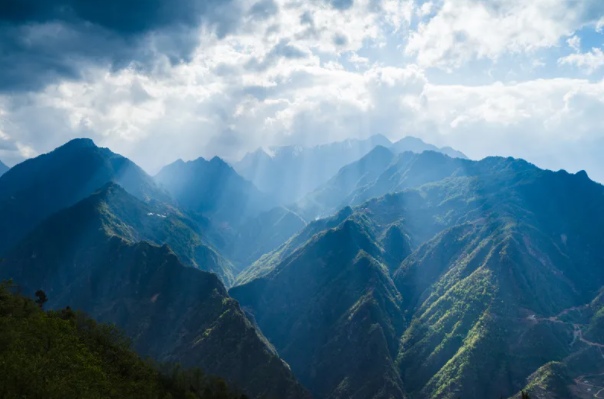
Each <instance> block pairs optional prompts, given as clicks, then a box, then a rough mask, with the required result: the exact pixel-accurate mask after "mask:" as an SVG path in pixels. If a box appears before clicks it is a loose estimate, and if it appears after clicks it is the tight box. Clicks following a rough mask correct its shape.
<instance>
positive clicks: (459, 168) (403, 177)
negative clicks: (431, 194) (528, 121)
mask: <svg viewBox="0 0 604 399" xmlns="http://www.w3.org/2000/svg"><path fill="white" fill-rule="evenodd" d="M412 148H413V147H412ZM472 165H473V163H472V161H468V160H463V159H457V158H451V157H448V156H446V155H444V154H441V153H438V152H433V151H426V152H423V153H420V154H416V153H413V152H403V153H401V154H398V155H397V154H396V153H395V152H394V151H393V150H392V148H390V149H386V148H384V147H376V148H375V149H374V150H372V151H371V152H370V153H369V154H367V155H366V156H364V157H363V158H361V159H360V160H359V161H357V162H353V163H351V164H350V165H347V166H345V167H343V168H342V169H340V171H339V172H338V173H337V174H336V175H335V176H334V177H333V178H331V179H330V180H329V181H328V182H327V183H325V184H324V185H322V186H321V187H319V188H318V189H316V190H315V191H314V192H312V193H310V194H309V195H307V196H306V197H305V198H303V199H302V200H300V201H298V202H297V203H296V206H295V207H293V209H295V210H296V212H298V213H299V214H301V215H303V216H304V217H305V218H307V219H312V218H315V217H317V216H324V215H329V214H330V213H333V212H334V211H335V210H337V209H339V208H341V207H343V206H346V205H359V204H362V203H363V202H365V201H367V200H369V199H371V198H376V197H381V196H383V195H385V194H388V193H394V192H398V191H402V190H404V189H406V188H411V187H419V186H421V185H423V184H426V183H431V182H437V181H440V180H442V179H444V178H446V177H453V176H457V177H458V176H464V175H469V174H476V173H477V171H473V170H472Z"/></svg>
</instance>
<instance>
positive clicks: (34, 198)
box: [0, 139, 170, 253]
mask: <svg viewBox="0 0 604 399" xmlns="http://www.w3.org/2000/svg"><path fill="white" fill-rule="evenodd" d="M111 181H113V182H116V183H119V184H120V185H122V186H123V187H124V188H125V189H126V190H127V191H128V192H130V193H131V194H132V195H134V196H136V197H137V198H139V199H141V200H143V201H151V200H157V201H164V202H169V201H170V196H169V194H167V193H166V192H165V191H163V190H162V189H160V188H159V187H158V186H157V184H156V183H155V182H154V181H153V178H151V177H150V176H149V175H147V174H146V173H145V172H144V171H143V170H142V169H141V168H139V167H138V166H137V165H136V164H134V163H133V162H131V161H130V160H128V159H127V158H124V157H122V156H121V155H117V154H114V153H113V152H111V151H110V150H109V149H107V148H99V147H97V146H96V145H95V144H94V143H93V142H92V140H89V139H76V140H72V141H70V142H68V143H67V144H65V145H63V146H62V147H59V148H57V149H56V150H54V151H52V152H50V153H48V154H44V155H40V156H39V157H36V158H33V159H28V160H26V161H24V162H22V163H20V164H18V165H16V166H15V167H13V168H12V169H10V170H9V171H8V172H6V173H5V174H4V175H2V177H0V253H2V252H5V251H6V250H7V249H8V248H10V246H11V245H14V244H15V243H17V242H18V241H19V240H20V239H21V238H23V236H24V235H25V234H27V233H28V232H29V231H30V230H31V229H33V228H34V227H35V226H36V225H37V224H38V223H40V222H41V221H42V220H44V219H45V218H47V217H48V216H50V215H52V214H53V213H55V212H57V211H58V210H60V209H63V208H66V207H68V206H71V205H73V204H75V203H76V202H78V201H80V200H81V199H83V198H85V197H87V196H88V195H90V194H92V193H93V192H95V191H96V190H98V189H99V188H100V187H102V186H103V185H104V184H106V183H107V182H111Z"/></svg>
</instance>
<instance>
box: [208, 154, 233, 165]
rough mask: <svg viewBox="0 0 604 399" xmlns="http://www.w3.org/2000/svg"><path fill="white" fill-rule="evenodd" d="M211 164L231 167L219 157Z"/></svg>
mask: <svg viewBox="0 0 604 399" xmlns="http://www.w3.org/2000/svg"><path fill="white" fill-rule="evenodd" d="M210 163H211V164H214V165H222V166H229V164H228V163H226V162H225V161H224V160H223V159H222V158H220V157H219V156H218V155H215V156H214V157H213V158H212V159H210Z"/></svg>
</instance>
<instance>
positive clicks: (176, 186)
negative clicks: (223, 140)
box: [155, 157, 276, 227]
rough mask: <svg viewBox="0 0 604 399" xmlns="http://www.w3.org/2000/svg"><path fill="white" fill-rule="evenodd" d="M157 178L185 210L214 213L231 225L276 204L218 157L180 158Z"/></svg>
mask: <svg viewBox="0 0 604 399" xmlns="http://www.w3.org/2000/svg"><path fill="white" fill-rule="evenodd" d="M155 180H156V181H157V182H158V183H159V184H160V185H161V186H162V187H164V188H165V189H167V191H168V192H170V193H171V194H172V196H173V197H174V198H175V199H176V201H177V203H178V204H179V205H180V206H182V207H183V208H184V209H187V210H190V211H194V212H197V213H202V214H205V215H208V216H211V217H213V218H214V219H216V220H217V221H220V222H224V223H228V224H229V226H231V227H237V226H238V225H239V224H240V223H241V222H242V221H243V220H245V219H246V218H247V217H253V216H256V215H258V213H260V212H262V211H267V210H269V209H270V208H271V207H272V206H274V205H276V203H275V202H274V200H273V199H271V198H270V197H268V196H267V195H265V194H263V193H261V192H260V191H259V190H258V189H257V188H256V187H255V186H254V185H253V184H252V183H250V182H248V181H246V180H245V179H244V178H242V177H241V176H239V175H238V174H237V172H235V171H234V170H233V168H231V167H230V166H229V165H228V164H227V163H226V162H224V161H223V160H222V159H220V158H218V157H214V158H212V159H211V160H210V161H206V160H205V159H203V158H198V159H196V160H195V161H189V162H184V161H182V160H178V161H176V162H174V163H172V164H170V165H168V166H165V167H164V168H163V169H162V170H161V171H160V172H159V173H158V174H157V175H156V176H155Z"/></svg>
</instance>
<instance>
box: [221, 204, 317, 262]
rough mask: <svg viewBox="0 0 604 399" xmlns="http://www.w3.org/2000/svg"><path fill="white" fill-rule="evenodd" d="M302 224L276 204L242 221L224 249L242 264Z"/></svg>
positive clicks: (297, 218)
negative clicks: (274, 206)
mask: <svg viewBox="0 0 604 399" xmlns="http://www.w3.org/2000/svg"><path fill="white" fill-rule="evenodd" d="M304 226H306V222H304V220H303V219H302V218H301V217H300V216H299V215H297V214H296V213H294V212H292V211H290V210H289V209H286V208H284V207H276V208H273V209H271V210H269V211H266V212H263V213H261V214H260V215H258V216H256V217H254V218H249V219H248V220H246V221H245V222H244V223H243V224H242V225H241V226H240V227H239V228H238V229H237V232H236V235H235V237H233V238H232V241H231V243H230V245H229V247H228V249H226V250H225V252H226V253H228V254H229V256H230V257H231V259H233V260H234V261H236V262H238V263H239V264H240V265H242V266H243V267H246V266H249V265H250V264H252V263H253V262H254V261H255V260H257V259H258V258H260V257H261V256H262V255H264V254H267V253H269V252H271V251H273V250H274V249H275V248H277V247H279V246H280V245H281V244H283V243H284V242H285V241H287V240H288V239H289V238H290V237H291V236H293V235H294V234H296V233H297V232H298V231H300V230H301V229H302V228H304Z"/></svg>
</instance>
